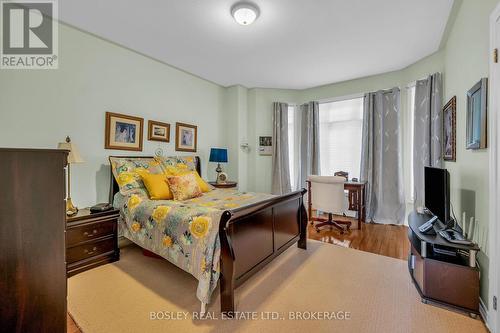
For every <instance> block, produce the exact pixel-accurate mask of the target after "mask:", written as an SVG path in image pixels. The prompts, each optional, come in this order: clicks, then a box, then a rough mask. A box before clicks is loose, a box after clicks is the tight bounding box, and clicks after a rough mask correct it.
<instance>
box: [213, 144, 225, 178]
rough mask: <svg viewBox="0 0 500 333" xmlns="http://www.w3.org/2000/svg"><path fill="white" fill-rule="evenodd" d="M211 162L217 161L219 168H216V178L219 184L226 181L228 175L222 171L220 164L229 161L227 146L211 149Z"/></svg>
mask: <svg viewBox="0 0 500 333" xmlns="http://www.w3.org/2000/svg"><path fill="white" fill-rule="evenodd" d="M209 162H216V163H217V169H215V172H217V179H216V182H217V184H221V183H225V182H226V180H227V175H226V174H225V173H224V172H222V167H221V166H220V164H221V163H227V149H225V148H212V149H210V159H209Z"/></svg>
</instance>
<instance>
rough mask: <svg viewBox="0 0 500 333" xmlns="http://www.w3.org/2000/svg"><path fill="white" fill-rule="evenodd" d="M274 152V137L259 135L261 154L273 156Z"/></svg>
mask: <svg viewBox="0 0 500 333" xmlns="http://www.w3.org/2000/svg"><path fill="white" fill-rule="evenodd" d="M272 154H273V137H272V136H259V155H262V156H271V155H272Z"/></svg>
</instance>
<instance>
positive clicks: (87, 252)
mask: <svg viewBox="0 0 500 333" xmlns="http://www.w3.org/2000/svg"><path fill="white" fill-rule="evenodd" d="M95 251H97V247H95V246H94V247H93V248H92V251H89V250H87V249H84V250H83V252H85V254H93V253H94V252H95Z"/></svg>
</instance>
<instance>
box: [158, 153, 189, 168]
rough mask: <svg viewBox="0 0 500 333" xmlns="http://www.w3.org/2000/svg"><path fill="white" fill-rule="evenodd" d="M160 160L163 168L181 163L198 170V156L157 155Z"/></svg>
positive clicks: (185, 166)
mask: <svg viewBox="0 0 500 333" xmlns="http://www.w3.org/2000/svg"><path fill="white" fill-rule="evenodd" d="M155 159H156V160H157V161H158V162H160V163H161V165H162V166H163V169H165V170H166V169H167V168H168V167H178V165H179V164H180V165H181V167H183V168H186V169H187V170H190V171H195V170H196V158H195V156H169V157H163V156H160V157H156V158H155Z"/></svg>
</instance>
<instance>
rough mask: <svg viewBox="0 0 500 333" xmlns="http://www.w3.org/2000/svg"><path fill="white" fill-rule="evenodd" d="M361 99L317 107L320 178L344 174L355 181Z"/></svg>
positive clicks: (358, 156)
mask: <svg viewBox="0 0 500 333" xmlns="http://www.w3.org/2000/svg"><path fill="white" fill-rule="evenodd" d="M362 129H363V97H359V98H351V99H346V100H341V101H335V102H327V103H321V104H319V147H320V156H321V161H320V167H321V175H324V176H333V174H334V172H336V171H346V172H348V173H349V178H353V177H355V178H358V179H359V166H360V163H361V133H362Z"/></svg>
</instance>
